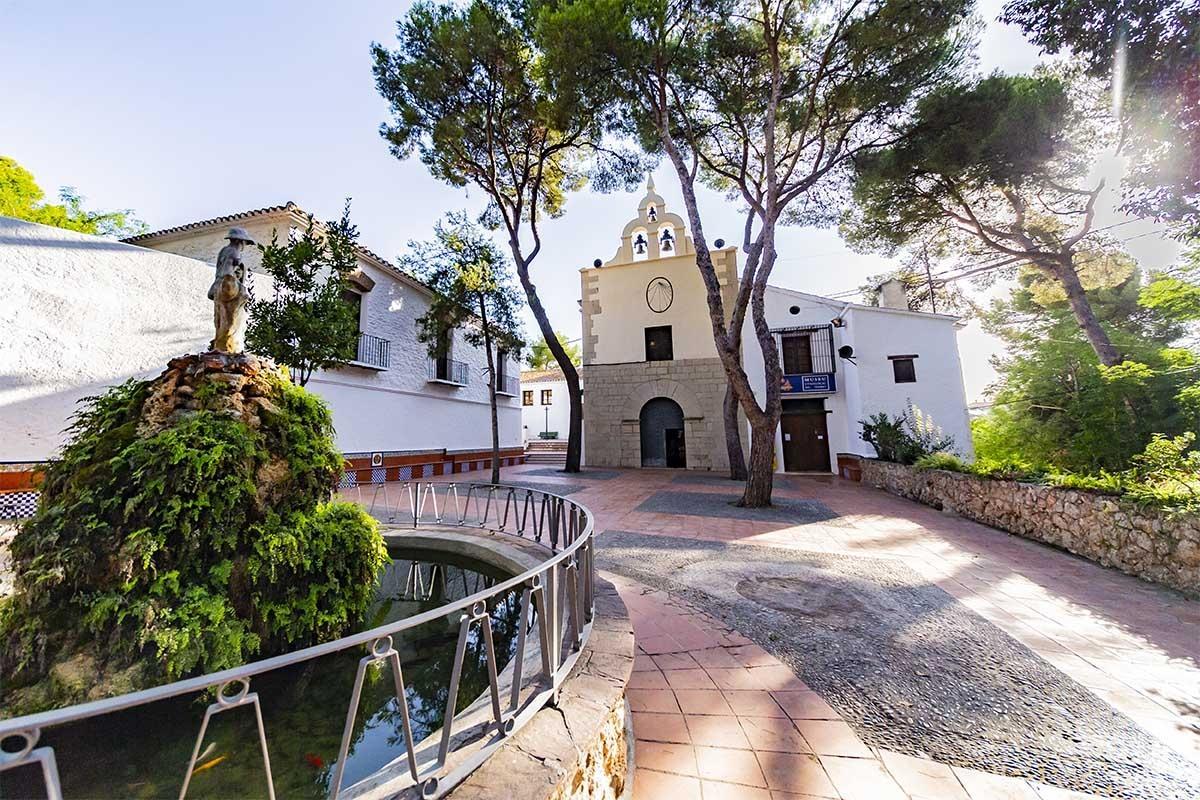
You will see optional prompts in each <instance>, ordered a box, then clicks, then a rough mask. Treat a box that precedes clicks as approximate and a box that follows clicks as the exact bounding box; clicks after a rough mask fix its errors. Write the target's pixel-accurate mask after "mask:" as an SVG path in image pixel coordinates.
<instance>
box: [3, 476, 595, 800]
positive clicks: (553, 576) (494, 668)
mask: <svg viewBox="0 0 1200 800" xmlns="http://www.w3.org/2000/svg"><path fill="white" fill-rule="evenodd" d="M463 485H464V484H458V483H420V482H417V483H414V482H411V481H410V482H404V483H401V484H399V487H400V488H401V489H402V491H401V500H403V499H405V498H407V499H408V500H409V509H408V510H409V513H408V514H407V515H405V516H404V520H405V522H406V523H409V524H411V525H412V526H413V527H420V526H421V525H422V524H432V525H438V526H446V525H451V526H458V527H477V528H480V529H487V530H490V531H492V532H495V533H502V534H506V535H510V536H515V537H519V538H527V537H525V532H526V531H527V530H528V529H529V527H530V522H531V521H532V522H533V523H534V531H533V532H534V537H533V538H534V541H537V542H539V543H540V542H541V541H542V539H543V538H548V539H549V541H550V547H551V549H552V551H553V553H554V554H553V555H552V556H551V557H550V558H547V559H546V560H544V561H542V562H541V563H540V564H538V565H537V566H536V567H533V568H531V569H528V570H526V571H525V572H523V573H521V574H520V575H516V576H514V577H512V578H508V579H507V580H504V581H501V582H499V583H496V584H494V585H493V586H491V587H489V588H487V589H484V590H482V591H479V592H476V593H474V594H472V595H470V596H468V597H464V598H462V599H460V600H455V601H452V602H449V603H446V604H445V605H442V606H439V607H438V608H435V609H431V610H429V611H425V612H422V613H420V614H417V615H416V616H412V617H407V618H405V619H402V620H398V621H396V622H392V623H387V624H385V625H380V626H377V627H375V628H371V629H370V630H366V631H361V632H359V633H355V634H351V635H349V636H344V637H342V638H339V639H335V640H333V641H330V642H323V643H321V644H316V645H312V646H310V647H305V648H302V649H300V650H295V651H292V652H290V653H283V654H281V655H277V656H272V657H270V658H265V659H261V660H259V661H253V662H250V663H249V664H243V665H241V666H238V667H231V668H229V669H224V670H220V671H218V672H213V673H209V674H206V675H199V676H196V677H194V678H186V679H184V680H180V681H175V682H173V683H168V684H164V685H162V686H155V687H152V688H149V689H143V690H140V691H137V692H131V693H129V694H125V695H118V696H116V697H109V698H104V699H101V700H93V701H90V702H87V703H80V704H78V705H74V706H68V707H66V708H60V709H54V710H51V711H41V712H37V713H35V714H28V715H25V716H22V717H15V718H12V719H7V720H0V743H3V741H4V740H5V739H12V738H14V737H16V738H19V739H21V740H22V747H21V748H20V749H19V750H16V751H8V750H4V749H3V748H2V747H0V772H3V771H5V770H8V769H11V768H13V767H17V766H20V765H23V764H30V763H40V764H41V766H42V771H43V777H44V780H45V783H46V792H47V796H48V798H49V800H56V798H60V797H61V788H60V784H59V776H58V770H57V767H56V765H55V762H54V754H53V750H52V749H51V748H48V747H42V748H36V749H35V745H36V743H37V740H38V738H39V737H40V735H41V731H42V729H44V728H49V727H53V726H56V725H63V724H66V723H69V722H76V721H79V720H82V719H87V718H91V717H97V716H101V715H104V714H109V713H113V712H116V711H122V710H125V709H129V708H133V707H135V706H141V705H146V704H149V703H154V702H158V701H161V700H167V699H170V698H173V697H179V696H181V695H186V694H195V693H199V692H203V691H207V690H210V689H211V690H215V691H216V700H215V701H214V702H213V703H212V704H211V705H210V706H209V707H208V709H207V711H206V712H205V715H204V720H203V722H202V723H201V727H200V733H199V735H198V736H197V739H196V746H195V748H194V752H193V755H192V761H191V763H189V765H188V771H187V773H186V774H185V777H184V781H183V786H182V789H181V791H180V795H179V796H180V798H181V799H182V798H184V797H185V796H186V794H187V789H188V784H189V782H190V777H191V774H192V767H194V765H195V761H196V758H197V755H198V753H199V750H200V745H201V744H202V741H203V738H204V733H205V730H206V729H207V726H208V722H209V720H210V719H211V717H212V716H213V715H214V714H216V713H220V712H221V711H224V710H227V709H230V708H236V707H239V706H242V705H253V706H254V708H255V713H256V715H257V721H258V731H259V738H260V744H261V747H262V753H263V761H264V765H265V766H266V772H267V778H268V794H269V796H270V797H271V798H274V796H275V794H274V787H273V783H272V779H271V770H270V761H269V755H268V746H267V739H266V733H265V730H264V726H263V722H262V714H261V710H260V707H259V705H258V696H257V694H256V693H253V692H250V690H249V689H250V681H251V679H252V678H254V677H255V676H258V675H262V674H264V673H267V672H271V671H273V670H276V669H280V668H282V667H287V666H292V665H295V664H299V663H302V662H305V661H311V660H312V659H315V658H320V657H322V656H326V655H330V654H332V653H338V652H342V651H345V650H349V649H352V648H355V647H359V646H362V645H367V646H368V649H369V653H368V655H366V656H364V658H363V659H362V660H361V661H360V664H359V670H358V676H357V679H356V682H355V687H354V691H353V694H352V698H351V704H350V707H349V709H348V711H347V715H348V716H347V722H346V730H345V732H344V735H343V741H342V750H341V754H340V756H339V759H338V762H337V763H338V768H337V771H336V774H335V777H334V779H333V780H332V781H331V790H330V798H331V800H336V798H337V797H338V795H339V794H340V793H341V792H342V791H343V790H344V787H342V786H341V785H340V783H341V771H342V767H343V766H344V764H345V758H346V751H347V747H348V745H349V741H348V739H349V735H350V733H351V730H352V727H353V721H354V716H353V715H354V714H355V713H356V712H357V706H358V696H359V692H360V691H361V687H362V680H363V673H364V671H365V667H366V665H367V664H369V663H372V662H376V661H389V663H390V664H391V666H392V669H393V674H394V677H395V680H396V688H397V697H398V699H399V700H400V701H401V702H400V706H401V708H402V722H403V725H404V728H405V730H404V733H405V741H406V747H407V748H408V753H407V755H408V759H409V772H410V773H411V777H412V779H413V781H414V783H422V786H423V794H424V795H425V796H426V797H436V796H440V795H441V794H443V793H444V792H445V791H447V790H448V789H449V788H450V787H452V786H453V785H454V784H455V783H457V782H458V781H460V780H461V779H462V778H464V777H466V775H468V774H470V771H471V770H473V769H474V767H476V766H478V764H479V763H482V761H483V760H484V759H485V758H486V756H487V755H488V754H490V752H491V750H492V749H494V747H495V746H496V745H498V744H499V740H501V739H503V738H504V737H505V736H507V735H509V734H510V733H511V732H512V731H513V730H515V729H516V728H517V727H519V724H518V723H519V722H523V721H525V720H527V719H528V718H529V717H530V716H532V715H531V714H530V713H528V712H529V711H530V710H531V709H532V710H536V708H540V706H541V705H544V704H545V703H546V702H548V701H549V700H550V699H552V698H553V697H554V696H555V695H556V693H557V690H558V687H559V685H560V684H561V682H562V680H563V679H564V678H565V676H566V674H567V673H568V672H569V670H570V667H571V666H572V665H573V663H574V660H575V659H574V657H571V658H569V659H563V658H561V655H562V651H563V649H564V646H567V647H568V648H569V650H570V651H572V652H573V653H574V654H575V655H577V654H578V652H579V651H580V650H581V649H582V646H583V644H584V642H586V640H587V636H588V634H589V633H590V629H591V624H590V623H591V618H592V610H593V592H592V590H593V586H594V559H593V558H592V546H593V535H594V520H593V518H592V514H591V512H590V511H588V510H587V508H585V507H584V506H582V505H580V504H578V503H576V502H574V501H572V500H569V499H568V498H565V497H562V496H560V495H555V494H552V493H549V492H544V491H541V490H537V489H530V488H526V487H521V486H512V485H506V484H476V483H472V484H466V486H467V488H468V491H467V496H466V498H465V503H460V502H459V501H460V499H461V498H460V497H459V493H458V489H459V487H460V486H463ZM374 486H375V488H376V492H377V495H378V491H379V489H381V488H382V489H383V491H384V492H385V506H384V509H385V511H388V512H390V511H391V510H392V509H391V506H390V504H388V503H387V496H386V487H387V484H374ZM359 488H360V497H359V501H360V503H361V502H362V497H361V487H359ZM439 489H444V492H445V496H444V497H443V498H442V503H441V505H440V507H439V505H438V497H437V492H438V491H439ZM500 493H503V495H504V516H503V518H501V517H500V505H499V503H493V500H495V499H496V495H497V494H500ZM518 493H523V495H524V496H523V497H522V498H521V499H520V500H518V499H517V495H518ZM480 494H486V499H483V500H481V498H480ZM534 495H537V496H538V498H537V500H536V501H533V502H531V500H532V499H533V497H534ZM451 496H453V500H454V508H455V511H456V512H457V515H458V519H457V520H456V521H451V522H447V521H446V520H445V514H446V512H447V511H448V510H449V503H448V501H449V500H450V498H451ZM430 499H432V504H431V505H432V508H433V510H434V515H433V517H432V518H429V517H426V516H425V514H424V512H425V510H426V508H427V505H426V504H427V502H428V501H429V500H430ZM472 499H474V500H475V511H476V516H475V518H473V519H470V520H469V519H468V518H469V515H470V511H471V501H472ZM376 502H377V497H376V498H373V499H372V501H371V504H370V509H369V510H370V511H371V512H372V513H375V505H376ZM480 502H483V503H484V506H483V509H482V515H481V516H480V515H479V511H480V508H479V504H480ZM518 504H520V505H523V512H524V513H523V514H514V515H513V516H514V520H513V521H514V522H515V523H516V525H517V527H516V528H515V529H513V530H510V529H509V509H510V508H515V506H516V505H518ZM493 506H495V508H493ZM402 508H403V506H398V507H397V509H396V510H397V511H400V510H402ZM493 511H494V512H495V516H496V520H495V525H494V526H489V524H488V523H489V520H490V519H491V516H492V512H493ZM531 511H532V518H531V516H530V512H531ZM390 518H391V519H395V515H391V517H390ZM547 526H549V527H547ZM560 541H561V542H562V543H563V545H564V546H563V547H561V548H559V547H558V543H559V542H560ZM560 572H561V573H563V574H561V575H560V574H559V573H560ZM580 577H582V580H580ZM571 582H573V584H574V585H573V586H567V583H571ZM515 589H522V590H523V592H522V606H521V614H522V616H521V619H522V625H521V626H520V628H521V630H520V635H519V637H518V644H517V652H516V654H514V656H513V663H515V664H516V665H517V669H518V672H517V683H518V684H519V683H520V679H519V668H520V663H521V661H522V660H523V659H524V655H525V646H526V636H525V628H526V621H527V620H528V619H529V612H530V610H531V609H534V608H536V610H537V618H538V628H539V637H540V646H541V647H542V650H543V653H542V660H543V665H544V672H545V673H546V675H545V676H544V677H545V678H547V679H548V680H549V684H550V685H549V687H548V689H547V690H546V691H543V692H541V693H539V694H536V695H535V696H534V697H532V698H530V699H529V701H528V702H527V703H526V705H525V707H524V708H521V709H520V710H519V713H518V706H519V702H518V701H519V689H520V686H515V687H514V689H513V696H512V701H511V703H510V708H509V710H508V711H509V713H508V719H507V720H506V719H505V718H504V717H505V715H504V714H503V712H502V710H501V708H500V702H499V687H498V671H499V665H498V664H497V663H496V658H495V653H494V651H493V648H492V646H491V619H490V616H489V614H488V612H487V611H486V608H487V601H488V600H490V599H492V598H493V597H498V596H501V595H503V594H505V593H507V592H510V591H512V590H515ZM560 594H563V595H565V597H560V596H559V595H560ZM564 601H565V604H566V605H569V606H570V608H569V609H566V608H563V603H564ZM457 612H464V613H462V614H461V616H460V618H459V622H460V635H459V646H458V650H457V652H456V655H455V661H454V667H453V671H452V676H451V692H450V695H449V698H450V699H449V702H448V706H447V709H446V710H447V712H448V713H447V714H446V718H445V720H444V723H443V725H444V728H443V737H442V745H441V747H440V748H439V753H438V758H437V762H436V763H435V764H434V765H433V767H432V768H428V767H427V768H426V769H424V770H423V774H422V772H421V771H419V770H418V765H417V763H416V758H415V755H414V752H413V745H414V743H413V742H412V730H411V726H410V723H409V719H408V709H407V703H406V702H405V701H404V690H403V677H402V669H401V664H400V660H399V655H398V653H397V652H396V651H395V649H394V648H392V637H393V636H395V635H397V634H399V633H403V632H404V631H407V630H410V629H413V628H416V627H419V626H421V625H424V624H427V623H429V622H432V621H435V620H438V619H442V618H445V617H448V616H451V615H453V614H455V613H457ZM568 613H569V615H570V619H568V617H567V614H568ZM568 621H570V622H572V623H573V627H574V629H575V631H574V633H575V636H574V640H573V641H568V640H567V639H566V624H565V623H567V622H568ZM585 621H586V622H585ZM475 624H482V630H483V633H484V637H485V639H486V643H487V647H486V650H487V658H488V671H489V683H490V686H489V688H490V690H491V693H492V696H493V700H494V703H493V705H494V717H495V718H494V720H493V723H494V724H495V726H496V730H497V731H498V732H499V733H500V737H498V739H497V741H496V742H494V743H493V744H492V745H490V746H487V747H484V748H482V750H481V753H482V757H481V756H480V755H478V754H477V755H475V756H473V757H472V758H470V759H468V760H467V761H466V762H465V763H464V764H461V765H457V766H456V768H455V769H454V770H453V771H452V774H451V775H448V774H445V773H446V770H444V767H445V766H446V763H447V757H448V755H449V748H448V745H449V740H450V738H451V733H452V731H453V727H454V703H455V701H456V700H457V685H458V677H459V675H460V674H461V670H462V666H463V658H464V649H465V643H466V639H467V636H468V634H469V631H470V629H471V627H472V626H473V625H475ZM234 686H237V687H238V688H237V689H236V691H234V692H233V694H229V693H228V690H230V689H231V688H233V687H234ZM534 706H536V708H534ZM488 727H490V725H489V726H488ZM485 733H486V730H485ZM448 778H452V779H451V780H448Z"/></svg>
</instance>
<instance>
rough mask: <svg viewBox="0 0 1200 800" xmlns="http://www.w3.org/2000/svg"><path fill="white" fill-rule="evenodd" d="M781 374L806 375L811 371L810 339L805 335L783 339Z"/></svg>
mask: <svg viewBox="0 0 1200 800" xmlns="http://www.w3.org/2000/svg"><path fill="white" fill-rule="evenodd" d="M782 349H783V374H784V375H806V374H808V373H810V372H812V371H813V359H812V337H811V336H809V335H808V334H807V333H805V334H801V335H799V336H784V337H783V347H782Z"/></svg>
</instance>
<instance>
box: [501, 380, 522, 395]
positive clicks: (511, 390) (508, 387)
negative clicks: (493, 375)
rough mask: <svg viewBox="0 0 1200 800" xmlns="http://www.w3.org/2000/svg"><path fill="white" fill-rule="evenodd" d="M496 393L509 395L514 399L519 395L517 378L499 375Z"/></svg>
mask: <svg viewBox="0 0 1200 800" xmlns="http://www.w3.org/2000/svg"><path fill="white" fill-rule="evenodd" d="M496 391H497V392H503V393H504V394H511V395H512V396H513V397H516V396H517V395H519V394H520V393H521V381H520V379H519V378H514V377H512V376H509V375H501V376H500V379H499V380H498V381H496Z"/></svg>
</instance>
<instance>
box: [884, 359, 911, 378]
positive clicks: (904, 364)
mask: <svg viewBox="0 0 1200 800" xmlns="http://www.w3.org/2000/svg"><path fill="white" fill-rule="evenodd" d="M888 358H890V359H891V360H892V374H893V375H894V376H895V377H896V383H916V382H917V365H916V361H914V359H915V358H916V356H888Z"/></svg>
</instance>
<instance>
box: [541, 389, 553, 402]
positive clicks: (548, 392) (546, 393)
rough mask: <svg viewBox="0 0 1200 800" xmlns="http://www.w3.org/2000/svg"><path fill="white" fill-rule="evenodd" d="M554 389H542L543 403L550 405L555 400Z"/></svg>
mask: <svg viewBox="0 0 1200 800" xmlns="http://www.w3.org/2000/svg"><path fill="white" fill-rule="evenodd" d="M553 396H554V390H553V389H542V405H544V406H548V405H550V404H551V403H552V402H553V399H552V398H553Z"/></svg>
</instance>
